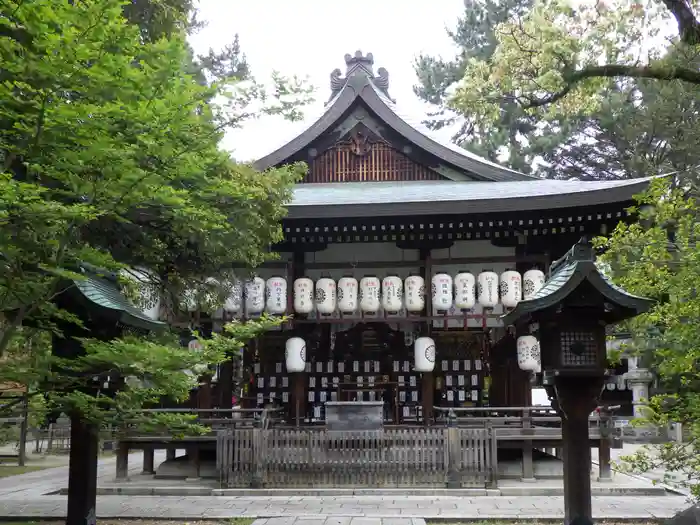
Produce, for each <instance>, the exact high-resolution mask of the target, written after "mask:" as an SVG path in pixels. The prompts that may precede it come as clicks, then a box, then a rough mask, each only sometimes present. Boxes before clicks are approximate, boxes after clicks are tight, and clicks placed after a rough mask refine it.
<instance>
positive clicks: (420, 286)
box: [405, 275, 425, 313]
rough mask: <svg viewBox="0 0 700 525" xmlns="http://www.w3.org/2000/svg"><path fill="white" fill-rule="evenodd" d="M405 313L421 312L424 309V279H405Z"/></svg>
mask: <svg viewBox="0 0 700 525" xmlns="http://www.w3.org/2000/svg"><path fill="white" fill-rule="evenodd" d="M405 287H406V311H407V312H413V313H416V312H422V311H423V308H425V279H423V278H422V277H421V276H420V275H409V276H408V277H406V283H405Z"/></svg>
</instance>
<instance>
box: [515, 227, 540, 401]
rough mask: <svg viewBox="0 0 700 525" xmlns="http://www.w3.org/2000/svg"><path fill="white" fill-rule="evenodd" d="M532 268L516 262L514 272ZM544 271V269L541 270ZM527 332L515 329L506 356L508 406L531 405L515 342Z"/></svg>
mask: <svg viewBox="0 0 700 525" xmlns="http://www.w3.org/2000/svg"><path fill="white" fill-rule="evenodd" d="M527 240H528V239H527V237H525V238H524V239H522V240H520V239H519V242H518V244H517V245H516V247H515V256H516V258H520V257H524V256H525V255H528V245H527ZM533 267H534V264H533V263H529V262H521V261H517V262H516V264H515V270H516V271H517V272H518V273H520V275H521V276H522V275H524V274H525V272H527V271H528V270H530V269H531V268H533ZM542 270H546V268H542ZM528 334H529V331H528V330H527V327H526V326H525V325H520V326H518V327H517V329H516V333H515V337H516V340H515V341H513V349H512V353H510V355H509V356H508V376H509V377H508V386H509V387H510V388H509V389H508V390H509V392H508V406H513V407H517V406H521V407H529V406H531V405H532V387H531V386H530V372H525V371H523V370H520V367H519V366H518V358H517V349H516V341H517V338H518V337H520V336H522V335H528Z"/></svg>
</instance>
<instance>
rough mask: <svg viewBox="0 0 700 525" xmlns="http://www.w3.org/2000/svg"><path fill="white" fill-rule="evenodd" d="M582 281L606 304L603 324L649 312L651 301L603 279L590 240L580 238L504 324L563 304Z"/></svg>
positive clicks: (553, 264)
mask: <svg viewBox="0 0 700 525" xmlns="http://www.w3.org/2000/svg"><path fill="white" fill-rule="evenodd" d="M584 281H587V282H589V283H590V284H591V285H592V286H593V288H594V289H595V290H596V291H597V292H598V293H599V294H600V295H601V296H603V297H604V298H605V299H606V301H608V302H609V306H608V308H607V311H606V314H607V318H606V321H607V322H608V323H610V324H612V323H614V322H618V321H622V320H624V319H628V318H630V317H633V316H635V315H639V314H642V313H644V312H646V311H647V310H648V309H649V308H651V306H652V304H653V301H652V300H651V299H647V298H645V297H639V296H636V295H632V294H631V293H629V292H626V291H625V290H623V289H622V288H620V287H619V286H616V285H615V284H613V283H612V282H611V281H610V280H609V279H608V278H607V277H605V275H603V274H602V273H601V272H600V270H599V269H598V267H597V266H596V264H595V252H594V249H593V246H592V244H591V242H590V240H588V239H586V238H583V239H581V240H580V241H579V242H578V243H577V244H575V245H574V246H573V247H572V248H571V249H570V250H569V252H568V253H567V254H566V255H564V257H562V258H561V259H559V260H557V261H555V262H554V263H552V267H551V276H550V278H549V279H548V280H547V282H546V283H545V284H544V286H543V287H542V288H540V290H539V291H538V292H537V293H536V294H535V295H534V296H533V297H532V298H530V299H527V300H523V301H520V302H519V303H518V305H517V306H516V307H515V308H514V309H513V310H512V311H510V312H509V313H507V314H505V315H504V316H503V322H504V323H505V324H507V325H508V324H513V323H515V322H517V321H518V320H521V319H523V318H527V317H528V316H529V315H531V314H533V313H536V312H540V311H542V310H546V309H548V308H552V307H554V306H556V305H557V304H559V303H561V302H562V301H564V300H565V299H566V298H567V297H568V296H569V295H570V294H571V293H572V292H573V291H574V290H576V289H577V288H578V287H579V286H580V285H581V284H583V283H584Z"/></svg>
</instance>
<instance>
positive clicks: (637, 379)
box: [626, 368, 653, 418]
mask: <svg viewBox="0 0 700 525" xmlns="http://www.w3.org/2000/svg"><path fill="white" fill-rule="evenodd" d="M626 379H627V381H628V382H629V384H630V387H631V388H632V407H633V411H634V412H633V413H634V417H640V418H641V417H644V407H645V406H646V404H647V400H648V399H649V385H650V384H651V381H652V379H653V376H652V374H651V372H650V371H649V370H648V369H646V368H633V369H631V370H630V371H629V372H627V374H626Z"/></svg>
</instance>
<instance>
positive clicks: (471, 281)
mask: <svg viewBox="0 0 700 525" xmlns="http://www.w3.org/2000/svg"><path fill="white" fill-rule="evenodd" d="M454 289H455V307H456V308H459V309H460V310H470V309H471V308H474V305H475V304H476V279H475V278H474V276H473V275H472V274H471V273H469V272H459V273H458V274H457V275H455V280H454Z"/></svg>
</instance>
